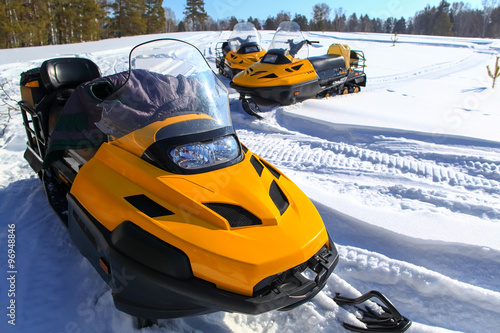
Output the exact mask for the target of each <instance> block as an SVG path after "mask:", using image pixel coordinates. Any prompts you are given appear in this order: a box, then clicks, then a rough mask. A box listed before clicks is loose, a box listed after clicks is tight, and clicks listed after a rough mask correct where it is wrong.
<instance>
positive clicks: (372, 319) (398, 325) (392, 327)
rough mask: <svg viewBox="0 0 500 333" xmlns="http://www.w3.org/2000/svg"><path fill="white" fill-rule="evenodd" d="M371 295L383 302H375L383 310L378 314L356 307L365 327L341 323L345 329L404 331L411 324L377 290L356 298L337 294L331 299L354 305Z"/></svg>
mask: <svg viewBox="0 0 500 333" xmlns="http://www.w3.org/2000/svg"><path fill="white" fill-rule="evenodd" d="M372 297H375V298H378V299H379V300H380V301H381V302H382V303H383V304H384V305H380V304H378V303H377V304H378V305H379V306H380V307H381V308H382V310H384V312H383V313H381V314H378V313H375V312H373V311H371V310H370V309H368V308H360V307H357V309H358V310H359V311H361V312H362V314H363V318H361V319H360V320H361V321H362V322H363V323H364V324H365V325H366V328H363V327H358V326H354V325H351V324H347V323H343V325H344V327H345V328H346V329H348V330H351V331H354V332H390V333H393V332H394V333H398V332H405V331H406V330H407V329H408V328H409V327H410V326H411V320H409V319H408V318H406V317H404V316H403V315H401V313H399V311H398V310H397V309H396V307H395V306H394V305H393V304H392V303H391V301H390V300H389V299H388V298H387V297H386V296H384V295H383V294H382V293H380V292H379V291H376V290H372V291H369V292H367V293H366V294H363V295H361V296H360V297H357V298H348V297H343V296H340V295H339V294H337V295H336V296H335V297H334V298H333V300H334V301H335V303H337V304H338V305H340V306H349V305H353V306H355V305H358V304H361V303H363V302H365V301H367V300H368V299H370V298H372Z"/></svg>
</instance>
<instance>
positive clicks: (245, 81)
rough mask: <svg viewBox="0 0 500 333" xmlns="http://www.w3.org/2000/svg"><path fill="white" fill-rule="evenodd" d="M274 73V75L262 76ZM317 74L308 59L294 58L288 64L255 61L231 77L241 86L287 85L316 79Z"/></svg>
mask: <svg viewBox="0 0 500 333" xmlns="http://www.w3.org/2000/svg"><path fill="white" fill-rule="evenodd" d="M271 74H274V75H276V77H271V78H263V77H265V76H268V75H271ZM316 79H317V75H316V72H315V71H314V67H313V66H312V64H311V63H310V62H309V60H307V59H304V60H301V59H294V60H293V61H292V63H289V64H279V65H276V64H268V63H262V62H257V63H255V64H253V65H251V66H249V67H248V68H247V69H246V70H244V71H243V72H241V73H239V74H238V75H236V76H235V77H234V78H233V82H234V83H235V84H236V85H239V86H242V87H249V88H256V87H275V86H288V85H293V84H297V83H302V82H306V81H311V80H316Z"/></svg>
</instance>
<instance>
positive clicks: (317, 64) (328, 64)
mask: <svg viewBox="0 0 500 333" xmlns="http://www.w3.org/2000/svg"><path fill="white" fill-rule="evenodd" d="M307 60H309V61H310V62H311V64H312V65H313V67H314V70H315V71H316V73H319V72H324V71H327V70H330V69H334V68H341V67H344V68H345V67H346V65H345V60H344V57H342V56H340V55H333V54H325V55H321V56H316V57H309V58H307Z"/></svg>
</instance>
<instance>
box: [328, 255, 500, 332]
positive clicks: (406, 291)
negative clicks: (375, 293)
mask: <svg viewBox="0 0 500 333" xmlns="http://www.w3.org/2000/svg"><path fill="white" fill-rule="evenodd" d="M338 250H339V255H340V260H339V265H338V266H337V268H336V274H337V275H338V276H340V277H341V278H342V279H345V280H347V281H349V282H350V283H351V284H352V285H353V286H354V287H355V288H356V289H358V290H365V289H369V288H376V289H383V290H387V291H388V296H389V298H391V299H392V300H393V301H394V302H395V303H397V304H398V310H400V311H401V313H403V314H404V313H412V318H411V319H412V320H415V321H417V322H420V323H424V324H428V325H435V326H441V327H442V326H445V327H447V328H449V329H456V330H461V331H462V330H464V331H467V332H473V331H475V330H476V329H477V327H481V329H484V330H485V331H491V332H493V331H495V330H497V329H498V325H499V324H500V319H499V318H500V293H499V292H495V291H491V290H487V289H483V288H480V287H477V286H474V285H471V284H467V283H463V282H460V281H457V280H454V279H451V278H449V277H446V276H444V275H442V274H439V273H436V272H433V271H431V270H428V269H426V268H423V267H420V266H415V265H413V264H410V263H407V262H404V261H397V260H393V259H390V258H387V257H385V256H383V255H381V254H377V253H373V252H370V251H367V250H363V249H359V248H355V247H351V246H339V247H338ZM374 281H375V282H374ZM443 319H445V322H443ZM456 323H459V324H458V325H459V326H456V325H457V324H456ZM464 325H467V326H464Z"/></svg>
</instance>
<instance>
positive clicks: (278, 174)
mask: <svg viewBox="0 0 500 333" xmlns="http://www.w3.org/2000/svg"><path fill="white" fill-rule="evenodd" d="M260 161H261V162H262V163H263V164H264V166H265V167H266V168H267V170H269V172H271V173H272V174H273V176H274V177H276V178H277V179H280V176H281V174H280V173H279V171H278V170H276V169H275V168H274V167H273V166H271V165H270V164H269V163H267V162H266V161H263V160H260Z"/></svg>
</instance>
